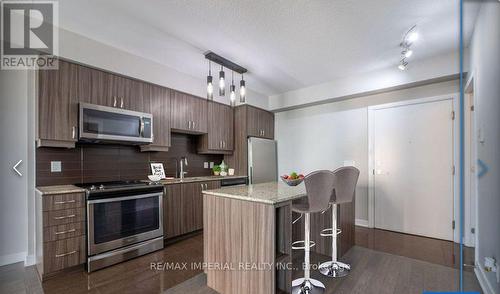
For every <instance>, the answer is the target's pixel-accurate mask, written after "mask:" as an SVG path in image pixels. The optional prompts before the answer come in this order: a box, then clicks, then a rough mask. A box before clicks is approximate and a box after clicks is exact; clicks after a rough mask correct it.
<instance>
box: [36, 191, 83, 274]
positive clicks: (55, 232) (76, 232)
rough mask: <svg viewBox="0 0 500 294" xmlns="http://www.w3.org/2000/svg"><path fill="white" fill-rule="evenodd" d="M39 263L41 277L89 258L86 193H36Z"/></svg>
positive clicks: (37, 258)
mask: <svg viewBox="0 0 500 294" xmlns="http://www.w3.org/2000/svg"><path fill="white" fill-rule="evenodd" d="M36 194H37V195H36V197H35V207H36V212H37V215H36V219H37V222H36V240H37V242H36V255H37V256H36V266H37V270H38V274H39V275H40V278H41V280H42V281H43V280H45V279H46V278H47V277H50V276H53V275H54V274H56V273H57V272H59V271H61V270H64V269H67V268H71V267H74V266H78V265H82V264H84V263H85V262H86V259H87V250H86V238H85V234H86V231H85V225H86V216H85V203H86V202H85V193H83V192H78V193H61V194H55V195H43V194H42V193H40V192H38V191H37V193H36Z"/></svg>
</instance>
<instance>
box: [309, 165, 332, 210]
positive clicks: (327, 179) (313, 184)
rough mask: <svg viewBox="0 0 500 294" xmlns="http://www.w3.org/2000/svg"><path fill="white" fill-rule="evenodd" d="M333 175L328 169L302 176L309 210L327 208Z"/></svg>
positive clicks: (330, 195)
mask: <svg viewBox="0 0 500 294" xmlns="http://www.w3.org/2000/svg"><path fill="white" fill-rule="evenodd" d="M334 180H335V176H334V174H333V172H331V171H329V170H319V171H315V172H312V173H310V174H308V175H307V176H306V177H305V178H304V184H305V185H306V193H307V200H308V202H309V212H311V213H313V212H320V211H325V210H327V209H328V206H329V205H330V199H331V198H332V195H333V185H334Z"/></svg>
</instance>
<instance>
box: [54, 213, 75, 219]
mask: <svg viewBox="0 0 500 294" xmlns="http://www.w3.org/2000/svg"><path fill="white" fill-rule="evenodd" d="M75 216H76V215H74V214H70V215H65V216H56V217H54V219H56V220H59V219H65V218H73V217H75Z"/></svg>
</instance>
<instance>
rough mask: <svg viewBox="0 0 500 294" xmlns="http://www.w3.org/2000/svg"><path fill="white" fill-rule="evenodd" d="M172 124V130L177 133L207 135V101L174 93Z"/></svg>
mask: <svg viewBox="0 0 500 294" xmlns="http://www.w3.org/2000/svg"><path fill="white" fill-rule="evenodd" d="M170 122H171V123H170V126H171V128H172V130H173V131H176V132H180V133H188V134H204V133H207V101H206V100H205V99H201V98H197V97H195V96H192V95H189V94H186V93H182V92H178V91H174V95H173V98H172V108H171V116H170Z"/></svg>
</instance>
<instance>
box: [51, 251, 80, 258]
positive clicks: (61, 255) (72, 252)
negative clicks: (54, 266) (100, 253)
mask: <svg viewBox="0 0 500 294" xmlns="http://www.w3.org/2000/svg"><path fill="white" fill-rule="evenodd" d="M77 252H78V251H76V250H75V251H71V252H68V253H63V254H56V257H64V256H67V255H71V254H75V253H77Z"/></svg>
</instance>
